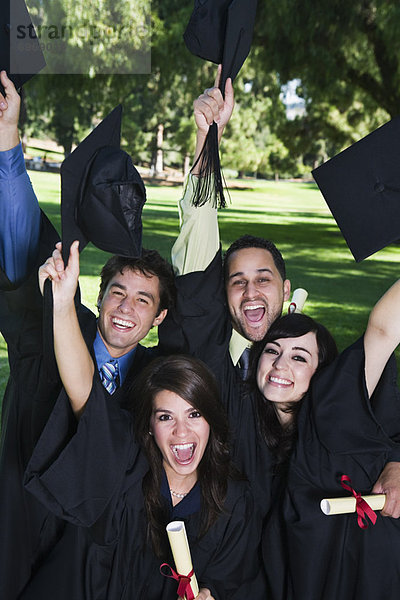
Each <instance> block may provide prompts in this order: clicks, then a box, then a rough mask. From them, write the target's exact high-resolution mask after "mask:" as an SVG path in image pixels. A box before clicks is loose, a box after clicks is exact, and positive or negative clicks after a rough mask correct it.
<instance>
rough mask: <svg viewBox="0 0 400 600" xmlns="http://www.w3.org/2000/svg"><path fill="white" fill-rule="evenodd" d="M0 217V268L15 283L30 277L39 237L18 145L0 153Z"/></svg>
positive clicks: (36, 206)
mask: <svg viewBox="0 0 400 600" xmlns="http://www.w3.org/2000/svg"><path fill="white" fill-rule="evenodd" d="M0 214H1V219H0V267H1V268H2V270H3V271H4V272H5V274H6V275H7V277H8V278H9V279H10V281H12V282H13V283H16V282H18V281H20V280H23V279H24V278H25V277H26V275H28V274H29V266H30V265H31V264H32V263H33V261H34V259H35V257H36V254H37V251H38V246H39V234H40V208H39V204H38V201H37V198H36V196H35V192H34V191H33V188H32V184H31V182H30V179H29V177H28V174H27V172H26V169H25V161H24V155H23V153H22V147H21V144H19V145H18V146H16V147H15V148H12V149H11V150H6V151H4V152H0Z"/></svg>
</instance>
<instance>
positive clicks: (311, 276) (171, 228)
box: [0, 172, 400, 389]
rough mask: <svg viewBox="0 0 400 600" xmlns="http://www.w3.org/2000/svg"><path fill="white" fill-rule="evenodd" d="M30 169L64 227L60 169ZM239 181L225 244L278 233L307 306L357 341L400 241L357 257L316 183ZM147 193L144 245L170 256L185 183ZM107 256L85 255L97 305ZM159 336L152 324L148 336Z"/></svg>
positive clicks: (0, 355)
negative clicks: (56, 171) (50, 171)
mask: <svg viewBox="0 0 400 600" xmlns="http://www.w3.org/2000/svg"><path fill="white" fill-rule="evenodd" d="M30 175H31V179H32V182H33V185H34V187H35V189H36V192H37V195H38V197H39V199H40V202H41V205H42V208H43V209H44V211H45V212H46V213H47V215H48V216H49V217H50V218H51V220H52V221H53V222H54V223H55V225H56V227H57V229H58V230H60V218H59V204H58V201H59V191H58V188H59V176H58V175H56V174H44V173H38V172H31V173H30ZM239 185H240V189H237V188H238V187H239ZM231 188H232V189H231V192H230V197H231V202H230V203H229V206H228V208H227V209H225V210H224V211H221V214H220V230H221V239H222V245H223V248H226V247H227V246H228V245H229V244H230V243H231V242H232V241H233V240H235V239H236V238H237V237H239V236H240V235H242V234H244V233H251V234H253V235H257V236H262V237H267V238H270V239H272V240H273V241H274V242H275V243H276V244H277V245H278V246H279V248H280V249H281V251H282V253H283V255H284V257H285V258H286V263H287V270H288V276H289V278H290V279H291V280H292V287H293V288H295V287H304V288H306V289H307V290H308V292H309V300H308V301H307V305H306V312H308V313H309V314H310V315H311V316H313V317H315V318H317V319H319V320H321V321H322V322H323V323H324V324H325V325H326V326H327V327H328V328H330V329H331V330H332V332H333V333H334V335H335V337H336V339H337V342H338V345H339V348H344V347H345V346H346V345H348V344H349V343H351V342H352V341H353V340H355V339H356V338H357V337H358V336H359V335H360V334H361V333H362V331H363V329H364V328H365V325H366V322H367V318H368V313H369V310H370V309H371V307H372V306H373V304H374V303H375V302H376V300H377V299H378V298H379V297H380V295H381V294H382V293H383V292H384V291H385V290H386V289H387V288H388V287H389V286H390V285H391V284H392V283H393V282H394V281H395V279H396V278H397V277H398V272H399V270H398V266H397V262H398V261H399V260H400V248H399V247H397V246H391V247H390V248H389V249H385V250H382V251H380V252H379V253H378V254H376V255H375V256H374V257H372V258H369V259H367V260H366V261H364V262H363V263H361V264H357V263H356V262H355V261H354V259H353V257H352V255H351V253H350V251H349V250H348V248H347V246H346V244H345V242H344V240H343V238H342V235H341V233H340V231H339V230H338V228H337V226H336V223H335V221H334V220H333V219H332V217H331V215H330V212H329V211H328V209H327V207H326V205H325V202H324V200H323V198H322V196H321V194H320V192H319V190H318V188H317V187H316V186H315V185H314V184H312V183H297V182H278V183H275V182H266V181H262V182H261V181H253V180H251V181H241V182H237V181H233V182H232V186H231ZM147 193H148V201H147V203H146V205H145V208H144V212H143V227H144V238H143V245H144V246H145V247H147V248H156V249H158V250H159V251H160V252H161V254H163V256H165V257H167V258H168V257H169V254H170V250H171V247H172V244H173V242H174V240H175V238H176V235H177V233H178V213H177V209H176V202H177V199H178V198H179V196H180V193H181V186H168V187H165V186H162V185H159V186H154V185H148V186H147ZM366 235H368V232H366ZM107 257H108V255H106V254H105V253H103V252H101V251H99V250H97V249H96V248H94V247H93V246H89V247H88V248H86V249H85V250H84V252H83V255H82V260H81V288H82V297H83V300H84V302H85V303H86V304H87V305H88V306H89V307H90V308H91V309H93V310H95V303H96V297H97V289H98V282H99V279H98V274H99V272H100V269H101V266H102V265H103V263H104V262H105V261H106V259H107ZM155 342H156V333H155V332H154V331H152V332H151V333H150V335H149V336H148V339H147V341H146V343H148V344H150V345H151V344H153V343H155ZM6 360H7V359H6V349H5V345H4V343H3V340H1V344H0V376H1V381H0V388H1V389H3V388H4V385H5V381H6V377H7V364H6Z"/></svg>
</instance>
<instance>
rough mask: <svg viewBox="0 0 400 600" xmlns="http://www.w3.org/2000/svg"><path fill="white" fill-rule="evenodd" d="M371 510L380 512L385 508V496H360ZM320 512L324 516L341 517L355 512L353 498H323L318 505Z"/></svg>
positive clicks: (354, 500)
mask: <svg viewBox="0 0 400 600" xmlns="http://www.w3.org/2000/svg"><path fill="white" fill-rule="evenodd" d="M361 498H363V500H365V502H367V504H369V506H370V507H371V508H372V510H382V508H383V507H384V506H385V501H386V495H385V494H371V495H369V496H361ZM320 506H321V510H322V512H323V513H324V514H325V515H343V514H345V513H352V512H356V499H355V498H354V497H351V496H349V497H344V498H324V499H323V500H321V503H320Z"/></svg>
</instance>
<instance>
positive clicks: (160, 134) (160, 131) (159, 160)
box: [155, 123, 164, 176]
mask: <svg viewBox="0 0 400 600" xmlns="http://www.w3.org/2000/svg"><path fill="white" fill-rule="evenodd" d="M163 142H164V125H163V124H162V123H160V124H159V126H158V127H157V154H156V165H155V175H156V176H157V175H160V174H161V173H162V172H163V171H164V162H163Z"/></svg>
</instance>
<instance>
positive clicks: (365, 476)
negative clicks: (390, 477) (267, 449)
mask: <svg viewBox="0 0 400 600" xmlns="http://www.w3.org/2000/svg"><path fill="white" fill-rule="evenodd" d="M399 422H400V401H399V393H398V390H397V384H396V367H395V361H394V358H393V357H392V358H391V360H390V361H389V363H388V365H387V367H386V369H385V371H384V374H383V376H382V378H381V381H380V383H379V385H378V387H377V389H376V390H375V392H374V394H373V396H372V399H371V401H370V400H369V399H368V394H367V390H366V385H365V377H364V348H363V341H362V339H361V340H359V341H358V342H356V343H355V344H354V345H353V346H351V347H350V348H348V349H347V350H346V351H345V352H344V353H343V354H342V355H341V356H340V357H339V358H338V359H337V360H336V361H335V362H334V363H333V364H332V365H330V366H329V367H327V368H326V369H324V370H323V371H322V372H321V373H320V374H319V375H317V376H316V377H315V379H314V380H313V382H312V385H311V388H310V390H309V393H308V394H307V396H306V397H305V399H304V401H303V405H302V407H301V409H300V412H299V421H298V442H297V445H296V448H295V451H294V453H293V455H292V458H291V463H290V468H289V474H288V481H287V487H286V491H285V493H284V496H283V499H282V502H281V503H280V504H279V507H278V508H277V510H276V511H275V512H274V515H273V517H271V521H270V522H269V524H268V525H267V526H266V528H265V533H264V539H263V551H264V559H265V562H266V565H267V567H268V569H267V572H268V574H269V576H270V581H271V586H272V588H273V589H274V594H273V596H272V597H273V598H274V600H277V599H280V600H289V599H296V600H321V599H323V600H337V599H338V598H340V600H361V599H363V600H369V599H371V600H380V599H381V600H383V599H386V600H387V599H389V600H391V599H393V600H394V599H395V598H396V599H397V598H398V595H399V590H400V558H399V556H400V522H399V520H396V519H390V518H385V517H382V516H381V515H380V513H377V514H378V520H377V522H376V524H375V525H374V526H373V525H372V524H370V525H369V527H368V528H367V529H366V530H363V529H361V528H360V527H359V526H358V524H357V516H356V514H355V513H353V514H349V515H335V516H326V515H324V514H323V513H322V511H321V510H320V501H321V500H322V499H323V498H330V497H340V496H351V494H350V492H347V491H346V490H344V489H343V488H342V487H341V484H340V478H341V475H343V474H345V475H348V476H349V477H350V478H351V481H352V485H353V487H354V489H355V490H357V491H358V492H360V493H362V494H365V493H370V490H371V488H372V487H373V485H374V484H375V482H376V481H377V479H378V477H379V475H380V473H381V471H382V470H383V468H384V467H385V464H386V462H387V461H388V460H390V454H391V453H392V451H393V450H395V449H396V446H397V447H398V444H397V436H396V434H397V432H398V431H399V427H398V424H399ZM279 550H280V552H281V553H282V552H283V553H284V552H285V551H286V552H287V557H288V562H287V563H286V561H285V557H284V555H282V554H280V553H279ZM286 568H287V571H285V569H286Z"/></svg>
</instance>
